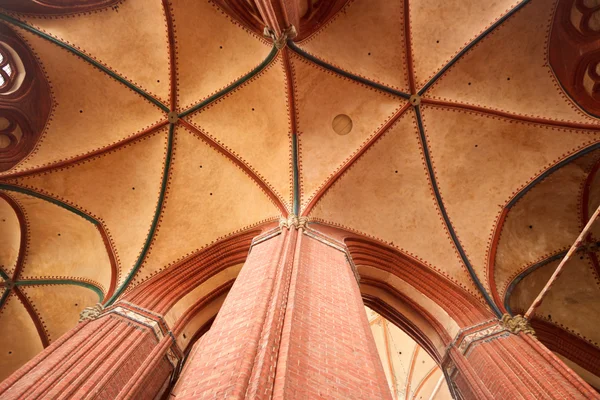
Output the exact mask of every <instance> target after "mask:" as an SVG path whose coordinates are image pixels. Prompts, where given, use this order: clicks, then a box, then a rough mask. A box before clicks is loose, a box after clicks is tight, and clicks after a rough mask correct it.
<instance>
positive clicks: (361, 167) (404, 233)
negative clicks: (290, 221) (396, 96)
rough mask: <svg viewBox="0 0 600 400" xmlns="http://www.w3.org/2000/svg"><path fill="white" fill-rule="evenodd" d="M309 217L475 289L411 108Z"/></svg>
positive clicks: (334, 187)
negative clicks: (369, 238)
mask: <svg viewBox="0 0 600 400" xmlns="http://www.w3.org/2000/svg"><path fill="white" fill-rule="evenodd" d="M349 202H350V203H349ZM349 204H351V205H352V206H351V207H348V205H349ZM373 204H378V207H377V210H376V211H375V210H373ZM310 216H311V217H312V218H314V219H316V220H322V221H325V222H328V223H332V224H336V225H340V226H343V227H348V228H350V229H354V230H357V231H358V232H360V233H363V234H366V235H369V236H373V237H375V238H377V239H379V240H382V241H384V242H386V243H388V244H389V245H391V246H393V247H395V248H397V249H400V250H401V251H403V252H405V253H408V254H410V255H413V256H415V257H417V258H418V259H420V260H423V261H424V262H425V263H426V264H428V265H429V266H431V267H432V268H434V269H435V270H436V271H438V272H441V273H442V274H443V275H445V276H447V277H449V278H450V279H452V280H453V281H454V282H457V283H458V284H460V285H461V286H462V287H466V288H468V289H469V290H470V291H471V292H473V293H475V292H476V289H475V287H474V285H473V283H472V281H471V280H470V278H469V276H468V273H467V270H466V268H465V267H464V265H463V264H462V262H461V260H460V258H459V255H458V253H457V251H456V249H455V247H454V245H453V244H452V241H451V239H450V236H449V234H448V232H447V230H446V228H445V225H444V221H443V219H442V217H441V215H440V213H439V210H438V208H437V203H436V200H435V197H434V196H433V193H432V189H431V184H430V181H429V177H428V174H427V169H426V167H425V165H424V161H423V159H422V155H421V150H420V141H419V134H418V132H417V127H416V121H415V118H414V113H413V112H412V110H409V111H407V112H406V113H405V114H404V115H403V116H402V117H401V118H400V119H399V120H398V121H397V122H396V124H395V125H394V126H393V127H392V128H390V129H389V130H388V131H387V132H386V133H385V134H384V135H383V136H382V137H381V138H380V139H379V140H378V141H377V142H376V143H375V144H374V145H373V146H372V147H371V148H370V149H369V150H368V151H367V152H366V153H365V154H364V155H363V156H361V158H359V159H358V160H357V161H356V162H355V163H354V165H352V167H350V169H349V170H348V171H347V172H346V173H345V174H344V175H343V176H342V177H340V179H339V180H338V181H337V182H336V183H335V184H334V185H333V186H332V187H331V188H330V189H329V191H328V192H326V193H325V195H324V197H323V198H322V200H321V201H320V202H319V203H317V205H316V206H315V208H314V210H313V212H312V213H311V215H310ZM423 238H427V239H426V240H423Z"/></svg>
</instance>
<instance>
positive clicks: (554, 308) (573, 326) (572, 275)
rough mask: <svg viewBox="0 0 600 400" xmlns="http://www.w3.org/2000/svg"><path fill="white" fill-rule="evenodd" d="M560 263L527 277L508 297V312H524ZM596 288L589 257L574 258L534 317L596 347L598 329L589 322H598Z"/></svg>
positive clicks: (538, 270) (599, 342)
mask: <svg viewBox="0 0 600 400" xmlns="http://www.w3.org/2000/svg"><path fill="white" fill-rule="evenodd" d="M559 262H560V260H557V261H554V262H551V263H549V264H546V265H545V266H543V267H541V268H539V269H537V270H535V271H534V272H532V273H531V274H529V275H527V276H526V277H525V278H524V279H523V280H522V281H521V282H520V283H519V284H518V285H517V286H516V287H515V289H514V291H513V293H512V295H511V297H510V306H511V309H513V310H515V312H516V311H521V310H527V309H528V308H529V306H530V305H531V303H533V300H534V299H535V297H536V296H537V295H538V293H539V292H540V291H541V290H542V289H543V287H544V285H545V284H546V282H548V279H550V276H551V275H552V273H553V272H554V271H555V270H556V267H557V266H558V263H559ZM598 285H599V282H598V278H597V275H596V274H595V273H594V271H593V266H592V263H591V262H590V259H589V256H587V255H586V256H585V257H584V258H583V259H580V257H573V258H572V259H571V260H570V261H569V262H568V264H567V265H566V266H565V269H564V272H563V273H562V275H561V276H560V277H559V278H558V279H557V280H556V281H555V282H554V285H553V286H552V290H550V291H549V292H548V294H547V296H546V297H545V299H544V302H543V303H542V305H541V306H540V307H539V308H538V309H537V311H536V313H535V317H536V318H539V319H542V320H544V321H548V322H552V323H553V324H555V325H558V326H560V327H562V328H564V329H567V330H568V331H570V332H571V333H574V334H576V335H577V336H579V337H581V338H583V339H584V340H586V341H588V342H590V343H592V344H593V345H595V346H596V347H598V346H600V330H598V326H597V324H596V323H589V322H590V321H597V319H598V315H599V313H600V309H599V307H598ZM586 321H587V322H586Z"/></svg>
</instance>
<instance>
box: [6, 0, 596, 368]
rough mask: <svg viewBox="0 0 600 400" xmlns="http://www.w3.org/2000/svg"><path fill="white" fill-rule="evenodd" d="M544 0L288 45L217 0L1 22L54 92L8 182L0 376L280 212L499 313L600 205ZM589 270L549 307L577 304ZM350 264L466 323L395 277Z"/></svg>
mask: <svg viewBox="0 0 600 400" xmlns="http://www.w3.org/2000/svg"><path fill="white" fill-rule="evenodd" d="M557 1H558V0H531V1H528V0H523V1H521V2H518V3H517V2H515V0H510V1H508V0H497V1H493V2H489V1H488V2H486V1H468V0H451V1H446V2H439V1H434V0H393V1H392V0H390V1H388V0H386V1H384V0H351V1H348V3H347V4H346V5H345V6H344V7H343V8H342V10H341V11H339V12H338V13H337V14H336V15H333V16H332V17H331V18H328V19H327V21H326V23H323V24H322V25H320V26H319V28H318V29H317V30H316V31H315V32H312V34H306V35H304V34H303V37H305V38H306V39H305V40H303V41H301V42H299V43H297V44H295V43H293V42H289V43H288V46H285V47H283V48H282V49H278V48H276V47H275V46H273V43H272V42H271V39H265V38H264V37H262V36H259V35H257V34H256V33H254V32H253V31H251V30H249V29H247V28H246V27H245V26H244V25H242V23H240V22H238V21H237V20H236V19H235V18H234V17H233V16H232V15H229V14H227V13H225V12H223V11H222V10H221V9H220V8H219V7H218V6H217V5H216V3H215V2H213V1H210V0H176V1H169V0H162V1H161V0H152V1H148V0H122V1H121V2H119V3H118V4H115V5H114V6H113V7H104V8H100V9H98V10H94V11H92V12H86V13H79V14H72V15H68V16H46V17H34V16H25V15H17V14H8V13H5V12H0V20H2V23H3V24H6V25H7V26H8V27H10V28H11V29H13V30H14V31H15V32H16V34H18V35H19V37H21V38H22V39H23V40H24V41H25V43H26V45H27V46H28V47H29V49H30V50H31V52H32V53H33V54H34V56H35V58H36V59H37V62H38V63H39V65H40V68H41V72H40V74H41V73H42V72H43V74H42V75H43V78H45V79H46V80H47V82H48V85H49V87H50V88H51V93H50V95H49V96H51V99H52V109H51V113H50V118H49V119H48V120H47V121H42V122H40V121H38V122H39V124H38V125H39V126H42V125H44V122H45V127H44V129H43V131H41V132H37V133H39V134H40V136H39V137H40V139H39V140H38V141H37V142H36V143H35V146H34V145H33V144H32V147H33V150H32V151H31V152H30V153H29V154H24V158H23V159H22V160H21V161H20V162H18V164H16V165H15V166H14V167H12V168H11V169H9V170H7V171H4V172H2V173H0V193H1V195H0V265H2V268H1V269H0V318H1V320H0V343H2V346H8V344H7V343H13V342H14V340H13V339H14V338H15V337H19V339H20V340H19V341H18V343H16V344H14V347H13V350H10V349H9V348H6V347H2V348H0V355H1V357H0V360H1V361H0V362H1V363H3V364H0V378H2V377H3V376H6V375H7V372H6V371H8V372H11V371H12V370H14V369H16V368H17V367H19V366H20V365H22V364H23V363H24V362H25V361H26V360H28V359H29V358H31V357H32V356H33V355H34V354H35V353H37V352H38V351H39V350H41V348H42V347H44V346H47V345H48V344H49V343H50V341H51V340H54V339H55V338H56V337H58V336H60V334H61V333H62V332H65V331H66V330H67V329H68V328H69V326H72V325H73V324H74V321H75V320H76V317H77V314H78V312H79V311H80V309H81V308H83V307H85V306H89V305H91V303H93V302H95V301H97V299H100V301H102V302H104V303H105V304H112V303H113V302H114V301H115V300H116V299H117V298H119V296H120V295H121V294H122V293H123V292H124V291H125V290H128V289H132V288H133V287H134V286H135V285H137V284H139V283H141V282H143V281H145V280H147V279H149V278H150V277H152V276H153V275H156V274H157V273H159V272H161V271H164V270H165V269H167V268H169V267H170V266H172V265H173V264H175V263H177V262H179V261H180V260H182V259H184V258H186V257H188V256H190V255H193V254H194V253H196V252H197V251H199V250H200V249H205V248H207V247H208V246H210V245H211V244H212V243H214V242H215V241H217V240H219V239H222V238H226V237H229V236H231V235H234V234H235V233H236V232H240V231H243V230H246V229H248V228H249V227H255V226H257V225H261V224H263V223H264V222H266V221H269V222H270V221H274V220H276V219H278V218H279V217H281V216H286V217H287V216H289V214H292V213H294V214H300V215H305V216H309V217H311V218H313V219H314V220H317V221H320V222H321V223H322V224H330V225H338V226H342V227H344V228H345V229H346V230H348V231H352V232H355V233H358V234H362V235H365V236H369V237H371V238H375V239H376V240H378V241H380V242H383V243H385V244H386V245H388V246H392V247H394V248H396V249H397V250H398V251H401V252H403V253H404V254H406V255H407V257H413V258H415V259H419V260H421V262H422V264H424V265H426V266H428V267H429V268H431V269H432V270H433V271H436V272H437V273H439V274H440V275H442V276H443V277H445V278H447V279H449V280H452V281H453V282H455V283H456V284H458V285H460V286H461V287H462V288H464V289H465V290H467V291H468V292H470V293H471V294H472V295H473V296H474V297H476V298H477V299H478V300H479V301H480V302H482V303H487V304H488V306H489V307H490V308H491V309H493V310H494V312H495V313H496V314H497V315H500V313H501V311H503V310H501V307H502V303H503V301H504V299H503V298H502V296H505V295H506V292H507V291H508V288H509V287H510V285H511V283H513V282H514V281H515V280H516V279H517V278H516V277H517V275H519V274H522V273H524V271H526V270H527V269H528V268H529V267H531V266H532V263H534V264H535V263H537V262H539V260H540V259H542V258H543V257H544V256H546V255H547V256H552V255H554V256H555V255H556V254H558V253H560V252H561V251H563V250H564V249H565V248H566V246H569V245H570V243H571V242H569V240H570V239H569V238H573V239H574V236H576V233H577V231H578V229H580V228H581V227H582V225H583V220H582V219H578V218H577V215H574V213H575V214H577V213H578V212H579V211H577V210H578V209H579V208H578V207H580V208H581V209H585V207H582V206H579V204H583V203H585V201H583V203H582V200H581V199H578V197H577V196H578V193H580V190H579V188H580V187H581V185H582V184H583V183H582V182H584V181H586V182H588V183H589V184H587V187H588V190H587V193H588V194H587V197H588V200H587V203H588V207H589V208H588V213H590V212H589V210H592V209H593V207H594V206H595V204H597V203H598V201H599V199H600V182H598V180H599V179H600V178H599V177H598V176H597V175H598V174H595V173H591V172H592V171H594V170H597V168H596V167H595V165H596V164H595V162H596V160H597V158H598V155H597V154H596V153H590V155H589V156H584V157H582V158H580V159H578V161H576V162H574V161H573V160H574V159H577V158H578V157H579V156H580V155H582V154H584V153H587V152H589V151H592V150H594V149H597V148H598V147H600V137H599V135H600V120H598V119H597V118H594V117H591V116H589V115H588V114H586V113H585V112H584V111H582V110H581V109H580V108H579V107H578V106H577V104H576V103H575V102H574V101H572V100H571V99H570V98H569V97H567V96H566V95H565V93H564V92H563V90H562V88H561V86H560V85H559V83H558V82H557V80H556V79H555V77H554V75H553V73H552V69H551V68H550V66H549V62H548V54H547V53H548V37H549V32H550V28H551V25H550V24H551V22H552V21H553V16H554V12H555V9H556V5H557ZM0 4H1V0H0ZM307 26H309V25H307ZM438 41H439V43H438ZM41 78H42V77H40V78H39V79H41ZM415 94H418V95H419V96H416V97H415V96H412V97H411V95H415ZM413 106H414V107H413ZM340 114H346V115H347V116H348V117H349V118H350V119H351V120H352V130H351V131H350V132H349V133H348V134H346V135H338V134H337V133H336V132H335V131H334V129H333V127H332V122H333V119H334V118H335V117H336V116H338V115H340ZM36 126H37V125H36ZM32 137H33V136H32ZM592 154H593V155H592ZM11 165H12V164H11ZM559 167H562V168H560V169H559ZM555 169H556V170H558V172H556V171H555V174H556V175H553V176H551V177H548V175H549V174H550V172H552V171H554V170H555ZM543 178H546V180H544V179H543ZM557 186H559V187H557ZM584 186H585V185H584ZM575 192H577V193H575ZM581 193H583V192H581ZM528 196H530V197H528ZM519 199H520V200H519ZM551 199H555V200H556V204H551ZM517 200H519V201H517ZM511 209H512V211H511ZM588 215H589V214H588ZM505 219H506V221H505ZM525 220H527V221H533V222H530V223H529V224H527V225H523V221H525ZM503 224H504V228H503ZM528 225H533V226H534V228H533V229H532V230H530V229H529V228H528V227H527V226H528ZM312 226H313V227H315V228H318V224H317V223H314V224H313V225H312ZM257 229H259V228H257ZM542 229H544V230H548V231H549V232H550V231H551V232H550V233H548V234H547V235H541V236H540V235H535V234H534V233H537V232H539V230H542ZM598 229H600V228H594V232H593V235H592V237H593V238H595V240H598V238H597V237H598V236H599V235H600V233H598ZM585 257H587V259H588V260H589V261H590V262H591V265H592V267H593V266H594V265H596V264H595V262H594V257H596V256H594V255H592V254H586V255H585ZM585 257H584V259H585ZM596 258H597V257H596ZM548 265H549V264H548ZM586 265H587V267H586V268H584V263H583V261H582V263H581V265H578V266H577V268H579V269H575V270H574V271H575V272H576V273H577V274H579V275H578V276H579V278H577V279H578V280H577V281H572V282H571V281H568V282H566V283H563V284H562V285H563V286H559V289H557V290H556V292H557V293H556V294H553V296H555V297H552V298H550V299H549V300H548V304H546V303H544V307H559V302H560V301H571V300H569V299H574V301H572V302H571V303H569V304H573V305H574V304H577V305H578V306H581V307H588V306H589V307H591V306H592V305H593V304H591V303H590V301H589V299H588V298H585V296H588V295H589V296H591V295H592V294H594V293H593V291H594V290H596V291H597V290H598V286H597V284H596V281H595V280H594V279H596V278H594V276H596V275H594V274H595V272H594V271H595V270H594V269H593V268H592V267H590V264H586ZM548 268H549V267H546V269H548ZM546 269H544V268H539V271H536V272H534V273H531V274H530V275H528V278H530V277H532V276H533V277H538V276H539V278H536V279H539V280H540V282H541V279H545V277H546V275H540V274H541V273H542V272H543V271H545V270H546ZM361 270H362V271H363V273H366V274H368V275H371V276H375V277H376V276H379V277H381V278H382V280H383V281H384V282H388V283H390V285H391V284H392V283H393V284H394V285H392V286H394V287H395V288H398V291H400V292H402V293H404V294H405V295H406V296H407V297H408V298H410V299H411V300H412V301H415V299H418V303H419V304H420V305H421V307H422V308H423V309H424V310H425V311H428V312H430V313H431V314H432V315H436V319H438V320H440V321H445V322H444V323H445V325H446V326H450V327H451V329H452V333H453V334H454V333H455V332H456V331H457V330H458V328H459V326H458V325H457V323H456V322H454V321H450V317H448V315H447V314H446V316H445V317H444V316H443V313H445V311H444V310H443V309H442V308H441V306H440V305H438V304H436V303H435V301H434V300H432V299H430V298H428V297H426V296H425V295H424V294H423V293H422V292H420V291H419V290H417V289H416V288H415V287H413V286H411V285H410V284H408V283H407V282H404V281H401V280H400V279H399V278H397V277H395V276H393V275H392V274H391V273H390V272H389V271H383V270H377V269H376V268H374V267H371V266H367V267H365V268H361ZM521 278H522V277H521ZM400 281H401V282H400ZM580 281H581V282H580ZM444 282H446V281H444ZM536 282H538V281H537V280H536ZM577 282H579V283H581V284H582V285H583V284H585V285H587V286H582V287H584V289H582V290H580V291H577V290H578V289H577V287H576V284H577ZM582 282H583V283H582ZM59 285H60V286H59ZM536 285H539V283H536ZM513 286H515V285H513ZM518 287H519V286H517V289H518ZM532 287H533V286H532ZM535 289H536V290H537V289H538V287H537V286H535ZM561 291H562V292H561ZM461 293H462V292H461ZM531 293H532V292H528V296H530V295H531ZM595 295H597V293H595ZM465 296H467V295H465ZM519 296H520V295H519ZM560 296H563V297H562V298H561V297H560ZM582 296H583V297H582ZM519 298H525V297H523V296H521V297H519ZM561 299H562V300H561ZM565 299H566V300H565ZM515 301H516V300H515ZM527 301H530V298H529V297H527ZM518 305H519V307H523V308H525V307H526V304H525V303H518ZM567 309H569V308H568V307H567V308H565V310H567ZM58 310H63V311H64V313H65V315H62V314H60V313H59V312H58ZM569 310H572V309H569ZM586 310H587V309H586ZM569 312H571V311H569ZM586 312H587V311H586ZM554 314H555V312H554V311H553V317H554ZM567 314H568V313H567V311H559V312H558V313H556V315H557V317H556V318H559V317H560V319H561V321H564V322H561V323H563V324H564V325H565V327H567V328H568V329H571V330H573V331H577V332H581V334H582V335H586V336H590V337H591V336H593V334H594V333H593V332H591V329H592V328H591V327H590V325H589V324H588V325H585V324H584V319H582V318H583V317H579V316H577V317H573V316H569V315H567ZM591 320H593V318H592V319H591ZM6 321H10V322H6ZM36 332H37V335H36ZM188 333H190V336H191V332H188ZM8 351H13V352H14V356H13V357H12V358H10V359H8V360H7V359H6V357H5V354H6V353H7V352H8ZM2 352H6V353H2ZM17 353H18V354H17Z"/></svg>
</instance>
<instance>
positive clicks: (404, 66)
mask: <svg viewBox="0 0 600 400" xmlns="http://www.w3.org/2000/svg"><path fill="white" fill-rule="evenodd" d="M353 3H355V0H350V1H349V2H348V4H346V5H345V6H344V8H342V10H340V11H339V12H338V13H337V14H336V15H335V16H334V18H333V19H332V20H330V22H329V23H327V24H326V25H324V26H323V27H321V28H319V30H317V32H315V34H313V35H311V36H309V37H308V38H306V39H304V40H301V41H300V42H298V43H297V44H298V45H306V44H308V43H310V42H311V41H312V40H313V39H314V38H315V37H316V36H318V34H320V33H322V32H323V31H324V30H326V28H327V27H328V26H329V25H330V24H331V23H333V22H334V21H335V20H336V19H338V18H339V16H340V15H341V14H345V13H346V8H348V7H349V6H350V5H351V4H353ZM404 14H405V11H404V8H403V9H402V12H401V14H400V15H399V17H400V18H401V19H402V20H404ZM402 35H403V37H402V38H401V40H400V41H401V42H402V44H403V46H402V48H403V49H404V48H406V46H408V42H407V39H406V38H405V37H404V30H402ZM378 39H380V38H376V39H375V40H378ZM392 40H393V41H396V38H393V39H392ZM302 50H303V51H305V52H306V53H308V54H310V55H311V56H313V57H315V58H318V59H319V60H321V61H323V62H325V63H327V64H329V65H332V66H334V67H336V68H338V69H341V70H342V71H346V72H348V73H350V74H353V75H356V76H359V77H361V78H364V79H367V80H369V81H371V82H375V83H378V84H380V85H384V86H387V87H389V88H392V89H396V90H399V91H403V92H406V93H409V92H410V88H409V76H408V64H407V62H408V60H407V59H406V54H403V57H404V58H405V60H404V62H403V63H402V75H403V77H404V82H405V86H404V87H399V86H398V85H393V84H389V83H386V82H383V81H381V80H380V79H378V78H377V76H376V74H373V76H372V77H368V76H366V75H364V74H360V73H358V72H354V71H352V69H353V68H351V67H350V68H344V67H342V66H341V65H339V64H337V63H336V62H333V61H331V60H329V59H327V58H326V57H324V56H323V55H317V54H315V53H314V52H312V51H310V50H308V49H306V48H304V47H303V48H302Z"/></svg>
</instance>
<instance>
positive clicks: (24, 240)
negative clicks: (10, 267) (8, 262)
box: [0, 192, 27, 282]
mask: <svg viewBox="0 0 600 400" xmlns="http://www.w3.org/2000/svg"><path fill="white" fill-rule="evenodd" d="M0 198H1V199H3V200H4V201H6V202H7V203H8V205H9V206H10V207H11V208H12V209H13V211H14V213H15V215H16V216H17V219H18V220H19V229H20V231H21V238H20V239H21V240H20V242H19V254H18V255H17V263H16V265H15V271H14V273H13V276H12V280H13V282H14V281H16V280H18V279H19V275H21V270H22V269H23V260H24V258H25V248H26V246H27V221H26V220H25V214H24V213H23V210H21V207H20V206H19V205H18V204H17V202H16V201H14V200H13V198H12V197H10V195H8V194H7V193H2V192H0Z"/></svg>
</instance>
